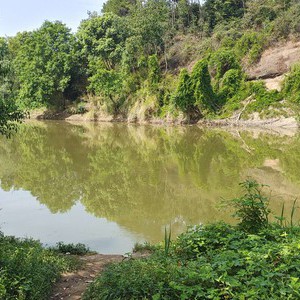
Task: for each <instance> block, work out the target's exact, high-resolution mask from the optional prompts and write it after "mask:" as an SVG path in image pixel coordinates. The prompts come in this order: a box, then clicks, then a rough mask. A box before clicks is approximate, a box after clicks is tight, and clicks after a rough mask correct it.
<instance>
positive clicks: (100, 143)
mask: <svg viewBox="0 0 300 300" xmlns="http://www.w3.org/2000/svg"><path fill="white" fill-rule="evenodd" d="M299 149H300V135H299V134H295V135H293V136H289V135H275V134H270V133H269V132H255V133H253V132H247V131H239V130H233V131H224V130H221V129H201V128H198V127H192V126H191V127H156V126H134V125H125V124H98V125H97V124H92V123H91V124H79V125H78V124H69V123H65V122H37V123H29V124H26V125H24V126H22V128H21V130H20V131H19V133H18V134H17V135H16V136H14V137H13V138H12V139H11V140H7V139H5V138H0V208H1V210H0V227H1V230H2V231H3V232H4V233H5V234H8V235H16V236H19V237H33V238H35V239H40V240H41V242H43V243H45V244H47V245H54V244H55V243H56V242H58V241H64V242H68V243H69V242H73V243H77V242H81V243H85V244H87V245H88V246H90V248H91V249H93V250H96V251H99V252H101V253H125V252H128V251H130V250H131V249H132V246H133V244H134V243H135V242H142V241H145V240H147V241H151V242H157V241H160V240H162V239H163V235H164V228H165V226H168V225H169V224H171V226H172V231H173V234H174V235H175V234H177V233H179V232H181V231H184V230H185V228H186V226H187V225H189V224H197V223H207V222H211V221H217V220H224V221H231V218H230V216H229V215H230V212H228V211H224V210H221V209H220V207H219V206H220V202H221V200H222V198H224V199H230V198H232V197H235V196H237V195H239V193H240V188H239V185H238V183H239V182H241V181H242V180H245V179H246V178H248V177H252V178H255V179H256V180H258V181H259V182H261V183H264V184H268V185H269V186H270V189H271V190H272V208H273V209H274V210H275V211H277V212H279V211H280V208H281V205H282V202H283V201H285V206H286V208H287V210H288V209H289V208H290V207H291V205H292V202H293V200H294V198H295V197H297V196H298V195H299V194H300V150H299Z"/></svg>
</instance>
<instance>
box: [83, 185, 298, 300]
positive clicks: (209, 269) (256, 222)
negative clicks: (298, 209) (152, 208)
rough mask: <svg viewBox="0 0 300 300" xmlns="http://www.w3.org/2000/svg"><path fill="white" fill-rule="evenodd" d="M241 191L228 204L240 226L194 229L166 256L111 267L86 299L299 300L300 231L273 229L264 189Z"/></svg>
mask: <svg viewBox="0 0 300 300" xmlns="http://www.w3.org/2000/svg"><path fill="white" fill-rule="evenodd" d="M242 185H243V187H244V188H245V191H246V192H245V194H244V195H242V197H240V198H238V199H234V200H233V201H232V202H229V203H233V204H234V206H235V208H236V215H237V217H238V218H239V220H240V223H239V224H238V226H233V225H228V224H225V223H214V224H210V225H198V226H194V227H191V228H189V229H188V230H187V232H185V233H183V234H181V235H180V236H179V237H178V238H177V240H176V241H175V242H174V243H173V245H172V247H171V248H170V249H169V251H168V252H166V251H165V250H164V249H163V248H160V249H159V248H157V250H156V251H155V252H154V254H153V255H152V256H150V257H149V258H146V259H141V260H134V259H131V260H128V261H124V262H122V263H121V264H114V265H111V266H110V267H108V269H107V270H106V271H105V272H104V273H103V274H102V275H101V276H100V277H98V278H97V279H96V280H95V282H94V283H92V284H91V285H90V286H89V288H88V290H87V291H86V293H85V295H84V299H85V300H90V299H93V300H96V299H103V300H108V299H187V300H188V299H270V297H272V299H299V296H300V293H299V288H300V279H299V272H300V260H299V258H300V256H299V238H300V227H294V226H292V223H291V224H290V225H289V226H283V222H279V224H277V223H269V219H268V215H269V213H270V211H269V210H268V199H267V198H266V197H265V196H264V195H263V193H262V190H261V188H262V187H261V186H260V185H259V184H257V183H256V182H255V181H251V180H248V181H246V182H244V183H243V184H242ZM281 218H284V217H283V216H281ZM279 219H280V218H279ZM251 225H252V226H251ZM166 242H167V239H166V240H165V244H166Z"/></svg>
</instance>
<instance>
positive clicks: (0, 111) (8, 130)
mask: <svg viewBox="0 0 300 300" xmlns="http://www.w3.org/2000/svg"><path fill="white" fill-rule="evenodd" d="M24 117H25V113H24V112H22V111H20V110H19V109H18V108H17V107H16V105H15V103H13V102H12V101H5V100H3V99H1V98H0V134H2V135H5V136H7V137H10V135H11V134H12V133H13V132H15V131H16V130H17V124H18V123H20V122H21V121H22V119H23V118H24Z"/></svg>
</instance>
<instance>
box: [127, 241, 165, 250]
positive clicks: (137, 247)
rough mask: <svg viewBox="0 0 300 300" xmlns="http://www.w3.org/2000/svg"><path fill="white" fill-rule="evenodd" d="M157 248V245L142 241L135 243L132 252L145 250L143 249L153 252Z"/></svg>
mask: <svg viewBox="0 0 300 300" xmlns="http://www.w3.org/2000/svg"><path fill="white" fill-rule="evenodd" d="M158 248H159V246H157V245H153V244H151V243H149V242H144V243H143V244H140V243H135V244H134V247H133V249H132V252H145V251H149V252H154V251H155V250H157V249H158Z"/></svg>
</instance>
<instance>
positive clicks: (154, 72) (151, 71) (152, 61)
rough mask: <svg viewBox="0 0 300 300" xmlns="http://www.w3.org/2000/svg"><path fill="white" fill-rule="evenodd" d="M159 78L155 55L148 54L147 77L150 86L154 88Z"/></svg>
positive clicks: (158, 67) (157, 62) (159, 73)
mask: <svg viewBox="0 0 300 300" xmlns="http://www.w3.org/2000/svg"><path fill="white" fill-rule="evenodd" d="M160 78H161V72H160V66H159V61H158V57H157V55H150V56H149V58H148V79H149V83H150V88H155V87H156V86H157V84H158V83H159V81H160Z"/></svg>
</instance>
